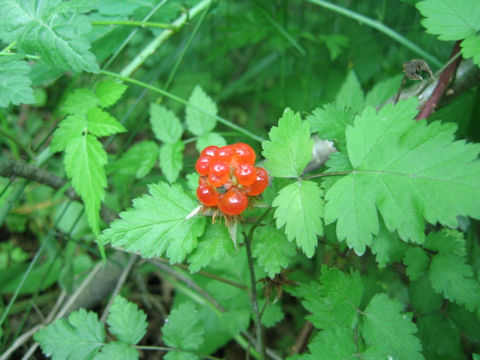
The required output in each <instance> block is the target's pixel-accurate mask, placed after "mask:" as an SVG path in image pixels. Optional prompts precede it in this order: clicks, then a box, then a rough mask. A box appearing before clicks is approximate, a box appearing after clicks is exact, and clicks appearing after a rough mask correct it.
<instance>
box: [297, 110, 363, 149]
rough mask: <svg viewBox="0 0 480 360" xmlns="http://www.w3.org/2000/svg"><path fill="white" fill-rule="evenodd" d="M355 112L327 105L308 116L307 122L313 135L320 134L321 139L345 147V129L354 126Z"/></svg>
mask: <svg viewBox="0 0 480 360" xmlns="http://www.w3.org/2000/svg"><path fill="white" fill-rule="evenodd" d="M354 115H355V114H354V112H353V111H352V110H351V109H350V108H347V107H343V108H342V107H340V106H338V105H337V104H326V105H324V106H323V108H318V109H315V110H313V111H312V114H311V115H308V116H307V118H306V120H307V121H308V122H309V123H310V128H311V129H312V133H318V136H319V137H320V139H328V140H334V141H336V142H338V143H340V144H342V145H345V129H346V127H347V125H351V124H353V118H354Z"/></svg>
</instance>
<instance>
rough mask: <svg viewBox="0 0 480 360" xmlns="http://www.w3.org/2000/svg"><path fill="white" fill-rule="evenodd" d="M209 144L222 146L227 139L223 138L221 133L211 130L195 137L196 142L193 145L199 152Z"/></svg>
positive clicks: (225, 143)
mask: <svg viewBox="0 0 480 360" xmlns="http://www.w3.org/2000/svg"><path fill="white" fill-rule="evenodd" d="M210 145H215V146H218V147H222V146H225V145H227V141H226V140H225V139H224V137H223V136H222V135H220V134H217V133H214V132H211V133H208V134H205V135H201V136H199V137H198V139H197V143H196V144H195V147H196V148H197V150H198V151H199V152H201V151H202V150H203V149H205V148H206V147H207V146H210Z"/></svg>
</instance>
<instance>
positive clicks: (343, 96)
mask: <svg viewBox="0 0 480 360" xmlns="http://www.w3.org/2000/svg"><path fill="white" fill-rule="evenodd" d="M335 102H336V103H337V105H338V106H340V107H344V106H348V107H350V108H351V109H352V110H353V111H360V110H362V109H363V105H364V103H365V97H364V95H363V90H362V86H361V85H360V81H358V78H357V75H355V71H353V70H350V72H349V73H348V75H347V78H346V79H345V81H344V83H343V84H342V87H341V88H340V91H339V92H338V94H337V97H336V99H335Z"/></svg>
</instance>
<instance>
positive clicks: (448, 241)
mask: <svg viewBox="0 0 480 360" xmlns="http://www.w3.org/2000/svg"><path fill="white" fill-rule="evenodd" d="M423 247H424V248H426V249H428V250H432V251H436V252H439V253H441V254H451V255H455V256H458V257H463V256H465V255H466V254H467V250H466V243H465V238H464V235H463V233H461V232H460V231H457V230H453V229H442V230H440V231H437V232H431V233H429V234H428V236H427V238H426V239H425V243H424V244H423Z"/></svg>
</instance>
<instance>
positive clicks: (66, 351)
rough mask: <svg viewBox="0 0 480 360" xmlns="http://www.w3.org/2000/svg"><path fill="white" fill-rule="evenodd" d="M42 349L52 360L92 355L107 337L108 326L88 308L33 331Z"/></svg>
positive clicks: (89, 357) (74, 359)
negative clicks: (35, 331)
mask: <svg viewBox="0 0 480 360" xmlns="http://www.w3.org/2000/svg"><path fill="white" fill-rule="evenodd" d="M34 339H35V341H38V343H39V344H40V347H41V348H42V351H43V353H44V354H45V355H46V356H51V357H52V358H53V360H84V359H91V358H93V357H94V355H95V354H96V353H97V351H98V350H99V348H100V347H101V346H102V345H103V342H104V341H105V329H104V328H103V324H102V323H101V322H100V321H99V320H98V317H97V314H96V313H94V312H87V311H86V310H85V309H80V310H78V311H74V312H72V313H71V314H70V316H69V317H68V320H66V319H58V320H56V321H55V322H54V323H53V324H50V325H48V326H47V327H45V328H43V329H41V330H39V331H38V332H37V333H35V335H34Z"/></svg>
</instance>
